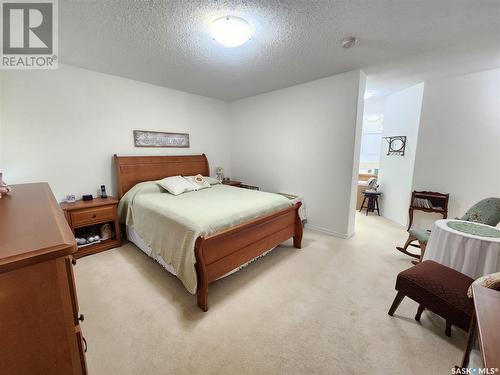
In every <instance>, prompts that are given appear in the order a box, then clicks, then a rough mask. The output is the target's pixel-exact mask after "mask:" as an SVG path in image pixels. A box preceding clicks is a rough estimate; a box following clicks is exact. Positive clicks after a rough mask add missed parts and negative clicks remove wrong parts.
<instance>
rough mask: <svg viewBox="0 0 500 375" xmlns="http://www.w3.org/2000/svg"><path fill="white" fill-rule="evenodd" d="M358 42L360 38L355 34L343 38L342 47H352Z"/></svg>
mask: <svg viewBox="0 0 500 375" xmlns="http://www.w3.org/2000/svg"><path fill="white" fill-rule="evenodd" d="M357 43H358V39H356V38H355V37H353V36H349V37H347V38H344V39H342V48H352V47H354V46H355V45H356V44H357Z"/></svg>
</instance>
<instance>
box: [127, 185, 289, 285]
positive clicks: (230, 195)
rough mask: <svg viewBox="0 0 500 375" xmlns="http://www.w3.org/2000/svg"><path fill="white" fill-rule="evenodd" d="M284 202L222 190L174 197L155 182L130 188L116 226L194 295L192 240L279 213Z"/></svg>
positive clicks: (257, 193) (248, 192) (270, 195)
mask: <svg viewBox="0 0 500 375" xmlns="http://www.w3.org/2000/svg"><path fill="white" fill-rule="evenodd" d="M290 205H291V203H290V201H289V200H288V199H287V198H285V197H283V196H281V195H278V194H273V193H265V192H261V191H254V190H248V189H242V188H237V187H232V186H226V185H212V187H211V188H208V189H203V190H200V191H193V192H189V193H184V194H181V195H177V196H174V195H172V194H170V193H168V192H167V191H166V190H164V189H163V188H162V187H161V186H159V185H158V184H157V183H156V182H153V181H151V182H143V183H140V184H137V185H136V186H134V187H133V188H132V189H130V191H128V192H127V193H126V194H125V195H124V196H123V198H122V199H121V200H120V204H119V205H118V214H119V216H120V221H121V222H122V223H125V224H126V225H128V226H131V227H133V229H134V230H135V231H136V232H137V233H138V234H139V235H140V236H141V237H142V239H143V240H144V241H145V242H146V243H147V244H148V245H149V247H151V248H152V249H153V251H154V252H156V253H157V255H160V256H161V257H162V258H163V260H164V261H165V262H166V263H168V264H170V265H171V266H172V267H173V268H174V270H175V271H176V274H177V277H178V278H179V279H180V280H181V281H182V283H183V284H184V286H185V287H186V289H187V290H188V291H189V292H190V293H196V284H197V279H196V270H195V263H196V256H195V252H194V245H195V241H196V239H197V238H198V237H199V236H202V235H209V234H213V233H216V232H218V231H220V230H223V229H226V228H230V227H232V226H235V225H238V224H241V223H244V222H246V221H249V220H252V219H255V218H257V217H259V216H262V215H266V214H269V213H272V212H276V211H279V210H282V209H284V208H286V207H289V206H290Z"/></svg>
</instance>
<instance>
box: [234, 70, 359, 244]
mask: <svg viewBox="0 0 500 375" xmlns="http://www.w3.org/2000/svg"><path fill="white" fill-rule="evenodd" d="M364 86H365V79H364V74H363V73H362V72H360V71H352V72H348V73H344V74H339V75H336V76H332V77H328V78H324V79H320V80H316V81H312V82H308V83H305V84H301V85H296V86H292V87H289V88H286V89H283V90H278V91H273V92H270V93H267V94H262V95H258V96H254V97H251V98H246V99H242V100H239V101H236V102H233V103H231V108H230V129H231V142H230V145H231V167H232V170H233V176H232V177H234V178H236V179H238V180H242V181H244V182H245V183H248V184H255V185H257V186H259V187H260V188H261V189H262V190H267V191H275V192H288V193H295V194H300V195H303V196H304V198H305V201H306V205H307V213H308V225H309V226H310V227H314V228H316V229H319V230H323V231H325V232H328V233H331V234H335V235H338V236H342V237H348V236H350V235H352V233H353V231H354V204H355V202H354V197H352V198H353V199H351V196H352V195H353V186H354V183H353V181H357V173H358V164H359V142H360V138H361V123H360V121H361V116H362V113H363V100H362V97H363V92H364Z"/></svg>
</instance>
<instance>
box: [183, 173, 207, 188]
mask: <svg viewBox="0 0 500 375" xmlns="http://www.w3.org/2000/svg"><path fill="white" fill-rule="evenodd" d="M184 178H185V179H186V180H187V181H189V182H190V183H192V184H193V186H195V190H202V189H206V188H209V187H211V186H210V183H209V182H208V181H207V180H205V177H203V176H202V175H201V174H197V175H196V176H189V177H184Z"/></svg>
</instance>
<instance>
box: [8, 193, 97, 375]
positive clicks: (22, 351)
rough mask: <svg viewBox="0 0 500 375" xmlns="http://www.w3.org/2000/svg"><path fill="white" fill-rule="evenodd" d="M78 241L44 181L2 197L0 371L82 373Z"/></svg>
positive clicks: (22, 373)
mask: <svg viewBox="0 0 500 375" xmlns="http://www.w3.org/2000/svg"><path fill="white" fill-rule="evenodd" d="M75 251H76V243H75V239H74V237H73V233H72V232H71V230H70V228H69V226H68V224H67V223H66V220H65V218H64V215H63V213H62V211H61V209H60V208H59V205H58V204H57V202H56V200H55V198H54V196H53V194H52V192H51V190H50V188H49V186H48V184H46V183H39V184H23V185H13V186H12V193H11V194H10V195H8V196H5V197H3V198H2V199H0V348H1V349H0V374H15V375H24V374H29V375H34V374H86V373H87V370H86V364H85V354H84V350H86V343H85V340H84V338H83V336H82V331H81V329H80V325H79V322H80V320H83V316H79V311H78V303H77V298H76V289H75V282H74V277H73V264H72V262H73V257H72V254H73V253H74V252H75Z"/></svg>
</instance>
